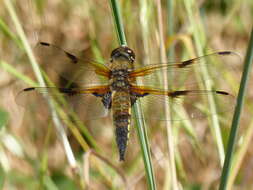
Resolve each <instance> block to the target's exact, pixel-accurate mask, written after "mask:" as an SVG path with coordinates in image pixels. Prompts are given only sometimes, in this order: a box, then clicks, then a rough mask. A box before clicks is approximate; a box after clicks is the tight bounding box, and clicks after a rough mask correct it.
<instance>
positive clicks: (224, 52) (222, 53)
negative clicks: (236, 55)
mask: <svg viewBox="0 0 253 190" xmlns="http://www.w3.org/2000/svg"><path fill="white" fill-rule="evenodd" d="M231 53H232V52H231V51H221V52H218V54H219V55H230V54H231Z"/></svg>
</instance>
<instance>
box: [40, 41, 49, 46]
mask: <svg viewBox="0 0 253 190" xmlns="http://www.w3.org/2000/svg"><path fill="white" fill-rule="evenodd" d="M40 45H43V46H50V44H49V43H47V42H40Z"/></svg>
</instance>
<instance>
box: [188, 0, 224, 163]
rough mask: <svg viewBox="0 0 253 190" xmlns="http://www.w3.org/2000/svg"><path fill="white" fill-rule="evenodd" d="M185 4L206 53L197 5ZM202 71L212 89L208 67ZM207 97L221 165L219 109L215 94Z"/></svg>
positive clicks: (199, 49)
mask: <svg viewBox="0 0 253 190" xmlns="http://www.w3.org/2000/svg"><path fill="white" fill-rule="evenodd" d="M184 4H185V7H186V12H187V15H188V18H189V20H190V23H191V25H192V28H193V39H194V43H195V44H196V51H197V54H198V56H201V55H204V52H203V48H202V47H203V45H204V43H205V41H206V39H205V32H204V29H203V26H202V24H201V23H200V17H199V16H198V12H196V13H193V8H195V6H193V1H192V0H184ZM196 9H197V8H196ZM196 15H197V16H196ZM200 73H201V77H202V78H203V81H204V85H205V88H206V89H207V90H211V89H212V84H211V81H210V80H208V78H209V77H208V76H209V72H208V69H207V68H206V67H201V70H200ZM207 98H208V103H209V108H210V110H211V113H213V114H212V115H211V117H210V119H211V123H212V125H211V130H212V132H213V133H214V137H215V140H216V145H217V148H218V153H219V158H220V165H222V163H223V162H224V157H225V155H224V146H223V142H222V137H221V130H220V125H219V119H218V115H217V110H216V106H215V101H214V97H213V95H211V94H210V95H208V97H207Z"/></svg>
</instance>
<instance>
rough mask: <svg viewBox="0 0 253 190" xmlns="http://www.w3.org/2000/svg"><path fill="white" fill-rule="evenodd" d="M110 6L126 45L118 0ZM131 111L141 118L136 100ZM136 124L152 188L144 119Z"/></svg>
mask: <svg viewBox="0 0 253 190" xmlns="http://www.w3.org/2000/svg"><path fill="white" fill-rule="evenodd" d="M111 7H112V11H113V15H114V17H113V18H114V23H115V27H116V31H117V34H118V39H119V43H120V45H127V42H126V37H125V34H124V27H123V23H122V20H121V16H120V15H121V13H120V8H119V4H118V1H116V0H111ZM133 112H134V114H135V116H136V118H143V117H140V116H141V115H142V110H141V107H140V105H139V103H138V101H137V102H136V104H134V106H133ZM136 126H137V133H138V137H139V142H140V145H141V151H142V155H143V161H144V165H145V172H146V177H147V181H148V187H149V189H152V190H153V189H156V185H155V177H154V172H153V166H152V162H151V155H150V149H149V143H148V138H147V132H146V128H145V122H144V120H142V119H137V120H136Z"/></svg>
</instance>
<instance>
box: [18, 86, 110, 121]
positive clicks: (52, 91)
mask: <svg viewBox="0 0 253 190" xmlns="http://www.w3.org/2000/svg"><path fill="white" fill-rule="evenodd" d="M106 93H108V87H107V86H96V87H88V88H82V89H74V88H57V87H31V88H26V89H23V90H22V91H21V92H19V93H18V95H17V96H16V102H17V104H18V105H20V106H22V107H24V108H25V109H30V110H33V111H35V112H37V113H38V114H43V113H45V112H48V111H49V104H48V103H49V101H50V102H51V104H52V105H54V106H55V108H56V110H58V109H61V110H63V111H64V113H65V114H64V116H61V118H62V119H70V116H72V115H73V114H77V115H78V116H79V117H76V118H78V119H80V120H92V119H97V118H101V117H106V116H107V114H108V109H107V108H106V107H105V105H104V104H103V103H102V97H103V95H104V94H106ZM41 112H42V113H41ZM71 118H72V119H73V117H71Z"/></svg>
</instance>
